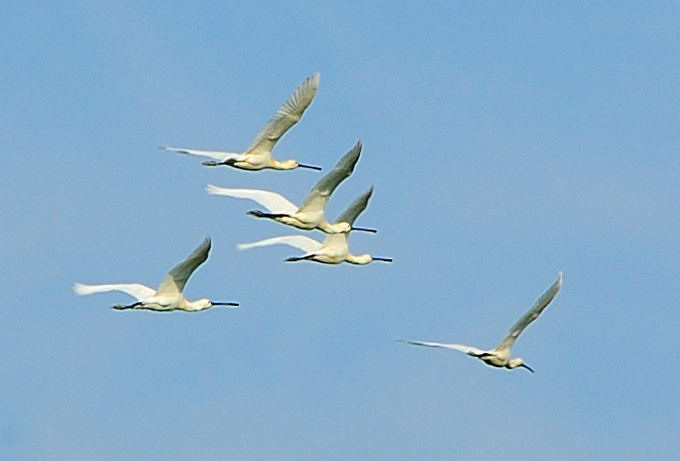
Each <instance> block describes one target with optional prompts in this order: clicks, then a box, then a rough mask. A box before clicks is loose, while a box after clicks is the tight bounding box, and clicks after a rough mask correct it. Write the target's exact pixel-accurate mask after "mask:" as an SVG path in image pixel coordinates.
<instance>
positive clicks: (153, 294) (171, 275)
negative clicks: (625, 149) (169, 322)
mask: <svg viewBox="0 0 680 461" xmlns="http://www.w3.org/2000/svg"><path fill="white" fill-rule="evenodd" d="M208 252H210V238H206V239H205V240H204V241H203V243H201V244H200V245H199V246H198V248H196V249H195V250H194V251H193V253H191V254H190V255H189V257H188V258H187V259H185V260H184V261H182V262H180V263H179V264H177V265H176V266H175V267H173V268H172V270H170V272H168V274H167V275H166V276H165V278H164V279H163V281H162V282H161V284H160V286H159V287H158V290H154V289H153V288H149V287H147V286H145V285H141V284H139V283H113V284H106V285H85V284H82V283H76V284H74V285H73V291H74V292H75V293H76V294H78V295H89V294H93V293H104V292H107V291H122V292H123V293H127V294H129V295H130V296H132V297H133V298H136V299H137V302H136V303H134V304H130V305H127V306H124V305H116V306H113V308H114V309H118V310H123V309H148V310H152V311H161V312H166V311H173V310H182V311H187V312H196V311H203V310H206V309H210V308H211V307H213V306H238V303H232V302H215V301H211V300H209V299H206V298H203V299H199V300H196V301H187V299H186V298H185V297H184V295H183V294H182V291H183V290H184V285H185V284H186V283H187V280H188V279H189V277H191V274H193V272H194V271H195V270H196V268H197V267H198V266H200V265H201V264H203V263H204V262H205V260H206V259H208Z"/></svg>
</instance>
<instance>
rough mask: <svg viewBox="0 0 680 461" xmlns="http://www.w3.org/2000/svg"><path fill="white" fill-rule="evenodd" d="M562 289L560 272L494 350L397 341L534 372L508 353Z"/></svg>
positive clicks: (520, 359) (496, 365) (494, 364)
mask: <svg viewBox="0 0 680 461" xmlns="http://www.w3.org/2000/svg"><path fill="white" fill-rule="evenodd" d="M560 288H562V272H559V273H558V274H557V280H555V282H554V283H553V284H552V285H551V286H550V288H548V290H547V291H546V292H545V293H543V294H542V295H541V297H540V298H538V301H536V302H535V303H534V305H533V306H532V307H531V309H529V311H528V312H527V313H525V314H524V315H523V316H522V317H520V319H519V320H518V321H517V322H516V323H515V324H514V325H513V326H512V328H510V331H509V332H508V334H507V335H506V336H505V338H503V340H502V341H501V343H500V344H499V345H498V347H496V348H495V349H491V350H488V351H487V350H482V349H478V348H476V347H474V346H466V345H464V344H447V343H431V342H424V341H410V340H403V339H400V340H399V341H401V342H405V343H408V344H414V345H416V346H428V347H443V348H445V349H454V350H457V351H461V352H465V353H466V354H467V355H469V356H470V357H475V358H477V359H479V360H481V361H482V362H484V363H486V364H487V365H490V366H492V367H498V368H507V369H509V370H512V369H513V368H517V367H523V368H526V369H527V370H529V371H530V372H532V373H533V372H534V370H533V369H532V368H530V367H529V366H528V365H527V364H526V363H524V360H523V359H522V358H521V357H515V358H510V353H511V350H512V345H513V344H515V340H517V337H518V336H519V335H520V334H521V333H522V332H523V331H524V329H525V328H526V327H528V326H529V324H530V323H531V322H533V321H534V320H536V319H537V318H538V316H539V315H541V312H543V310H544V309H545V308H546V307H548V304H550V302H551V301H552V300H553V299H554V298H555V296H556V295H557V292H558V291H560Z"/></svg>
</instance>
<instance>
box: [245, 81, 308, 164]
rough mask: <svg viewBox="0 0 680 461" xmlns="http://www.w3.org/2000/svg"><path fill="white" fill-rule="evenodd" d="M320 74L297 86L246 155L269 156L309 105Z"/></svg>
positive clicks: (261, 131)
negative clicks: (258, 154) (259, 154)
mask: <svg viewBox="0 0 680 461" xmlns="http://www.w3.org/2000/svg"><path fill="white" fill-rule="evenodd" d="M319 79H320V74H319V73H318V72H316V73H315V74H313V75H312V76H311V77H308V78H307V79H306V80H305V81H304V82H302V83H301V84H300V86H298V87H297V88H296V89H295V91H294V92H293V94H292V95H291V96H290V98H288V101H286V102H284V103H283V104H282V105H281V107H279V109H278V110H277V111H276V113H275V114H274V116H273V117H272V118H271V119H269V121H268V122H267V123H265V125H264V126H263V127H262V129H261V130H260V132H259V133H258V134H257V136H255V139H254V140H253V142H252V143H251V144H250V147H248V150H247V151H246V152H247V153H251V152H252V153H262V154H265V153H266V154H269V153H271V151H272V149H273V148H274V145H275V144H276V142H277V141H278V140H279V139H281V136H283V135H284V134H285V133H286V131H288V130H289V129H290V127H292V126H293V125H295V124H296V123H297V122H298V121H299V120H300V118H302V114H303V113H304V112H305V109H307V107H308V106H309V105H310V104H311V102H312V100H313V99H314V96H315V95H316V90H317V89H318V88H319Z"/></svg>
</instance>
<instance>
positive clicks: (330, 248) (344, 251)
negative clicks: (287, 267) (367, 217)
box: [237, 187, 392, 265]
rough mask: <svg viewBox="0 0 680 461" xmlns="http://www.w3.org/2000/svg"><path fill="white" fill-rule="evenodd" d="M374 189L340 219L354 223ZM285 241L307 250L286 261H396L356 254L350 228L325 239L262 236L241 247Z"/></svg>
mask: <svg viewBox="0 0 680 461" xmlns="http://www.w3.org/2000/svg"><path fill="white" fill-rule="evenodd" d="M372 193H373V188H372V187H371V188H370V189H369V190H368V191H367V192H364V193H363V194H362V195H360V196H359V197H358V198H357V199H356V200H355V201H354V202H352V204H351V205H350V206H349V207H348V208H347V210H345V212H344V213H343V214H341V215H340V217H338V222H345V223H348V224H349V225H350V226H351V225H352V224H353V223H354V220H355V219H356V218H357V216H359V214H360V213H361V212H362V211H364V209H365V208H366V205H367V204H368V199H369V198H370V197H371V194H372ZM276 244H284V245H289V246H292V247H295V248H299V249H300V250H302V251H304V252H306V254H304V255H302V256H292V257H290V258H288V259H286V261H288V262H292V261H303V260H311V261H316V262H320V263H324V264H340V263H342V262H348V263H351V264H360V265H363V264H368V263H371V262H373V261H385V262H392V258H381V257H378V256H371V255H370V254H362V255H353V254H351V253H350V252H349V231H346V232H342V233H335V234H328V235H326V239H325V240H324V241H323V243H321V242H318V241H316V240H314V239H312V238H309V237H306V236H304V235H287V236H283V237H274V238H269V239H265V240H260V241H258V242H253V243H242V244H240V245H238V246H237V247H238V249H239V250H248V249H250V248H256V247H263V246H269V245H276Z"/></svg>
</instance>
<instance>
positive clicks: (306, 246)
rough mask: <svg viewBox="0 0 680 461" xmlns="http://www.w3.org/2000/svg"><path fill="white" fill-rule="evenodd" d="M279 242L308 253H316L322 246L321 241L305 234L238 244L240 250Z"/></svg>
mask: <svg viewBox="0 0 680 461" xmlns="http://www.w3.org/2000/svg"><path fill="white" fill-rule="evenodd" d="M278 244H283V245H289V246H292V247H295V248H298V249H300V250H302V251H304V252H306V253H314V252H315V251H317V250H318V249H319V248H321V244H320V243H319V242H317V241H316V240H314V239H312V238H309V237H307V236H305V235H286V236H283V237H273V238H269V239H264V240H260V241H257V242H252V243H241V244H239V245H237V248H238V249H239V250H249V249H251V248H256V247H264V246H269V245H278Z"/></svg>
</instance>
